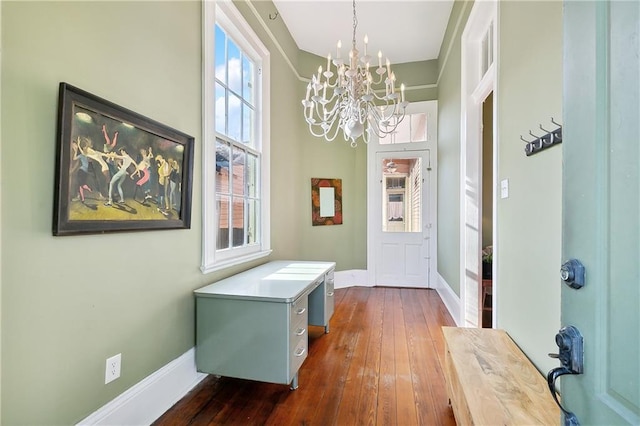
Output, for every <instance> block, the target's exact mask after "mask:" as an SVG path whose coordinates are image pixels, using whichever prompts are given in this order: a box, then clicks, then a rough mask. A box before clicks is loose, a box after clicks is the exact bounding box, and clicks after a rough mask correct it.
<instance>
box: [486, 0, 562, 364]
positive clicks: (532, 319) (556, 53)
mask: <svg viewBox="0 0 640 426" xmlns="http://www.w3.org/2000/svg"><path fill="white" fill-rule="evenodd" d="M499 20H500V27H499V32H500V40H499V43H500V47H499V71H498V87H497V92H496V93H497V105H498V134H499V140H500V147H499V152H498V157H499V164H498V167H499V171H498V180H502V179H509V198H506V199H500V200H498V212H497V213H498V247H499V255H498V256H499V258H498V263H497V265H498V286H499V287H498V306H497V312H498V327H500V328H504V329H505V330H507V332H508V333H509V335H511V337H512V338H513V339H514V340H515V341H516V343H517V344H518V345H519V346H520V347H521V348H522V349H523V350H524V351H525V352H526V354H527V356H528V357H529V358H531V360H532V361H533V362H534V363H535V364H536V366H538V368H539V369H541V370H542V371H544V372H546V371H548V370H549V369H551V368H552V367H555V366H557V365H558V364H557V361H556V360H553V359H550V358H549V357H548V356H547V354H548V353H550V352H555V351H557V347H556V345H555V340H554V336H555V334H556V333H557V332H558V329H559V328H560V287H561V282H560V279H559V273H558V271H559V269H560V265H561V229H562V214H561V213H562V149H561V147H559V146H555V147H552V148H550V149H548V150H546V151H542V152H540V153H538V154H535V155H533V156H531V157H526V156H525V154H524V143H523V142H522V141H520V135H527V134H528V132H529V130H532V131H533V133H536V134H542V133H543V132H542V131H540V130H539V128H538V126H539V125H540V124H542V126H543V127H545V128H547V129H550V128H551V129H554V128H555V126H554V125H553V124H551V121H550V120H551V117H554V118H555V120H556V121H558V122H560V121H561V117H562V3H561V2H501V3H500V7H499ZM541 22H544V28H545V30H544V31H540V23H541ZM541 64H542V66H541Z"/></svg>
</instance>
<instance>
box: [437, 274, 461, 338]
mask: <svg viewBox="0 0 640 426" xmlns="http://www.w3.org/2000/svg"><path fill="white" fill-rule="evenodd" d="M437 276H438V282H437V283H436V290H437V291H438V294H439V295H440V298H441V299H442V302H443V303H444V306H446V307H447V310H448V311H449V314H450V315H451V317H452V318H453V320H454V321H455V323H456V325H457V326H458V327H459V326H460V297H458V295H457V294H456V293H455V292H454V291H453V290H451V286H450V285H449V284H448V283H447V282H446V281H445V279H444V278H442V275H440V274H437Z"/></svg>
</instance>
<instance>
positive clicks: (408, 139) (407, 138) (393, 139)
mask: <svg viewBox="0 0 640 426" xmlns="http://www.w3.org/2000/svg"><path fill="white" fill-rule="evenodd" d="M426 141H427V114H426V113H423V112H421V113H416V114H407V115H406V116H405V117H404V120H402V121H401V122H400V124H398V127H397V128H396V131H395V132H392V133H390V134H388V135H386V136H385V137H383V138H380V140H379V143H380V145H390V144H400V143H414V142H426Z"/></svg>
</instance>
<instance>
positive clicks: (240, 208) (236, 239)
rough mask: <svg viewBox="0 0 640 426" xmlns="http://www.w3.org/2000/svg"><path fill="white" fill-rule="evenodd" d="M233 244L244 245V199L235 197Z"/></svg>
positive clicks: (235, 245)
mask: <svg viewBox="0 0 640 426" xmlns="http://www.w3.org/2000/svg"><path fill="white" fill-rule="evenodd" d="M232 214H233V219H232V223H233V246H234V247H238V246H242V245H244V199H242V198H234V199H233V213H232Z"/></svg>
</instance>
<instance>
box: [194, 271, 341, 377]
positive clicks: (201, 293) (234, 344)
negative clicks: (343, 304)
mask: <svg viewBox="0 0 640 426" xmlns="http://www.w3.org/2000/svg"><path fill="white" fill-rule="evenodd" d="M334 270H335V263H334V262H305V261H276V262H270V263H266V264H264V265H261V266H258V267H256V268H253V269H250V270H248V271H245V272H242V273H240V274H237V275H234V276H232V277H229V278H226V279H224V280H221V281H218V282H216V283H213V284H210V285H208V286H206V287H202V288H200V289H198V290H195V292H194V293H195V298H196V367H197V369H198V371H200V372H204V373H209V374H216V375H220V376H227V377H237V378H241V379H249V380H258V381H263V382H271V383H282V384H291V389H296V388H297V387H298V370H299V369H300V366H301V365H302V363H303V362H304V360H305V359H306V357H307V353H308V347H309V338H308V325H309V324H311V325H319V326H323V327H324V328H325V333H328V332H329V320H330V319H331V316H332V315H333V309H334V298H333V292H334V278H333V274H334Z"/></svg>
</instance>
